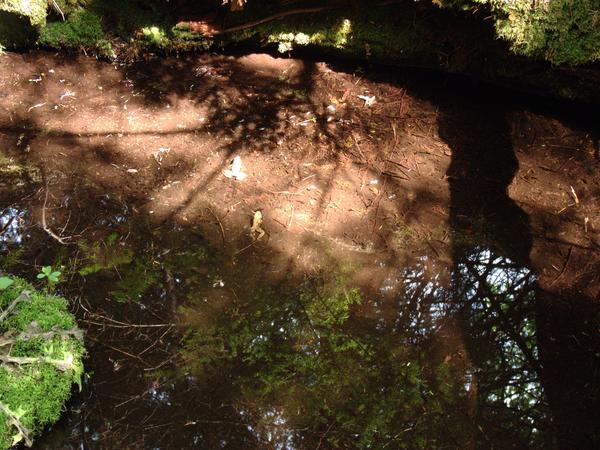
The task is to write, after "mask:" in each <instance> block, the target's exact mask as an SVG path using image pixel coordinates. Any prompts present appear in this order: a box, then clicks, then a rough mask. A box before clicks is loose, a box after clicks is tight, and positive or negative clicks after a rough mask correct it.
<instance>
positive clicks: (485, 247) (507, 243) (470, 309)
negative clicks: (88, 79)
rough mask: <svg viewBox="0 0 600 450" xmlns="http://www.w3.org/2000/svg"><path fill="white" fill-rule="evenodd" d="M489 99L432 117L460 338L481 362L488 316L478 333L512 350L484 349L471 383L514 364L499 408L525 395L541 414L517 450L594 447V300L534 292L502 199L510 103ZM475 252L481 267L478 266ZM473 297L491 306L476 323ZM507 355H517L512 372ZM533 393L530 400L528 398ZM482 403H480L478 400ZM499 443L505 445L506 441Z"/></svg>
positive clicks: (516, 213)
mask: <svg viewBox="0 0 600 450" xmlns="http://www.w3.org/2000/svg"><path fill="white" fill-rule="evenodd" d="M487 95H488V97H487V98H486V99H485V100H481V99H474V98H472V97H470V96H469V95H468V94H467V95H466V96H465V97H463V98H462V99H461V102H460V103H457V102H455V103H451V104H445V102H444V101H442V102H441V105H443V107H442V109H441V114H440V116H439V119H438V120H439V135H440V137H441V138H442V139H444V140H445V141H446V142H447V143H448V145H449V146H450V148H451V150H452V159H451V164H450V166H449V168H448V172H447V177H448V183H449V188H450V198H451V204H450V227H451V230H452V233H453V260H454V263H453V264H454V265H453V267H454V274H453V281H452V286H453V287H452V289H453V296H454V301H456V302H458V304H462V305H463V307H464V308H465V309H464V310H462V311H460V312H458V317H460V318H461V320H462V321H463V324H464V325H465V326H466V329H468V330H470V332H469V333H468V334H466V335H465V339H466V341H467V343H468V344H467V347H468V349H469V352H470V354H471V356H472V357H473V358H475V359H477V358H478V357H479V358H481V357H482V341H481V340H480V339H478V338H477V337H478V335H477V333H474V332H473V330H474V328H473V327H475V328H479V329H480V330H481V325H482V324H486V323H488V319H489V318H490V317H496V318H497V319H498V320H499V323H497V324H496V325H493V326H492V325H491V324H488V325H489V327H486V328H487V330H485V331H484V333H488V334H489V335H490V336H494V335H497V334H500V333H506V336H507V337H508V340H509V342H510V344H505V345H504V350H501V351H500V353H496V356H497V359H496V360H495V361H494V360H493V359H492V358H491V357H492V356H493V355H494V349H493V348H490V349H489V350H490V351H489V353H488V354H487V355H485V358H484V359H480V360H479V362H476V366H478V367H479V369H480V373H479V377H478V378H479V383H481V384H483V385H485V384H486V383H489V384H490V385H493V384H498V383H500V384H502V383H503V381H502V380H503V379H502V378H501V377H502V374H500V373H496V372H495V371H494V370H489V369H491V368H493V366H494V365H496V364H501V365H502V366H504V367H505V368H511V367H512V370H513V371H514V370H515V369H517V368H518V370H517V373H518V375H516V373H515V374H514V376H513V377H512V378H511V377H509V379H511V380H512V381H511V382H510V384H511V385H512V386H513V388H514V389H515V390H514V392H513V394H514V399H513V400H515V401H514V402H513V400H509V401H508V403H507V404H511V403H515V404H516V403H518V402H522V401H524V399H525V400H526V399H529V400H526V402H527V401H529V405H530V407H531V408H534V405H535V407H538V408H539V409H538V413H539V414H541V415H540V416H538V417H536V418H533V417H530V418H529V421H531V423H532V424H534V423H535V424H536V425H533V426H532V430H534V431H532V432H531V434H530V435H529V439H530V440H529V441H528V438H527V437H525V436H524V435H522V436H521V437H520V438H519V439H515V440H514V442H518V441H519V440H520V439H522V440H521V442H522V445H523V447H524V448H529V447H530V446H531V445H532V444H533V443H537V445H541V446H542V448H553V447H557V448H595V446H596V445H598V443H599V442H600V441H599V435H598V426H597V425H598V421H597V411H598V408H599V407H600V404H599V399H600V395H599V392H598V391H599V389H600V388H599V386H600V358H599V353H598V349H599V348H600V338H599V336H598V324H599V321H598V312H599V311H598V306H597V300H596V304H595V306H594V301H593V299H585V297H583V296H582V294H578V293H577V292H571V293H570V295H572V296H574V297H573V298H570V299H568V300H567V299H565V298H563V297H564V295H565V294H564V293H561V292H558V291H557V290H556V289H552V287H551V286H540V285H539V283H538V282H537V281H536V277H535V274H534V273H532V272H531V271H530V270H529V269H528V267H530V260H529V252H530V250H531V248H532V236H531V231H530V225H529V218H528V216H527V214H526V213H525V212H524V211H523V210H522V209H521V208H520V207H519V206H518V205H517V204H516V203H515V202H514V201H513V200H512V199H511V198H510V196H509V194H508V188H509V186H510V183H511V182H512V179H513V177H514V175H515V173H516V172H517V169H518V161H517V158H516V156H515V153H514V150H513V147H512V142H511V130H510V127H509V125H508V121H507V114H508V113H509V112H510V108H511V105H510V103H507V102H506V101H505V100H504V99H502V98H499V97H494V96H493V95H491V96H490V93H489V92H488V93H487ZM477 255H479V256H477ZM482 256H483V257H484V258H483V259H484V260H487V263H486V264H482V262H481V261H477V260H478V259H480V258H481V257H482ZM474 257H475V261H474V260H473V258H474ZM492 261H496V262H498V261H502V262H503V264H506V267H500V268H499V267H497V266H496V265H495V264H491V265H490V263H491V262H492ZM474 262H475V263H476V264H475V266H473V263H474ZM486 267H487V268H486ZM474 268H475V270H473V269H474ZM515 271H516V272H515ZM519 272H521V273H524V274H525V275H526V276H527V281H526V282H524V283H523V284H521V285H520V286H517V292H521V294H519V295H514V293H513V294H511V295H512V297H511V296H510V295H509V296H506V295H505V293H504V292H503V289H504V286H506V283H507V281H508V280H509V279H510V278H512V276H513V275H514V274H515V273H519ZM489 277H493V278H496V282H495V283H494V282H490V280H489ZM474 286H476V287H474ZM469 292H470V294H469ZM473 293H476V294H477V295H478V296H479V297H481V298H485V299H487V305H485V303H484V305H485V307H484V308H488V309H489V310H490V311H489V314H486V315H483V316H479V317H478V318H477V317H476V316H475V314H478V313H481V310H479V311H478V310H477V306H476V303H473V302H471V301H469V302H464V300H465V299H466V298H468V297H469V295H473ZM578 297H579V298H578ZM507 299H510V301H511V302H510V303H509V304H506V300H507ZM575 305H577V306H575ZM486 317H487V319H486ZM473 319H475V320H476V322H473V321H472V320H473ZM490 328H491V330H492V331H490ZM576 336H577V337H576ZM483 348H485V347H483ZM511 348H513V349H516V351H514V350H510V349H511ZM496 350H500V348H497V349H496ZM511 353H513V355H512V359H509V360H508V361H507V359H506V355H507V354H509V355H510V354H511ZM515 353H519V354H520V356H519V357H518V358H517V359H521V363H519V364H518V365H517V366H515V359H514V358H515V355H514V354H515ZM501 355H504V356H501ZM490 364H492V366H490ZM486 368H487V370H486ZM505 375H506V374H505ZM490 376H491V378H490ZM494 376H498V378H496V379H494ZM517 380H520V382H517ZM506 381H507V380H504V382H506ZM517 386H519V387H517ZM519 389H522V390H521V391H520V392H519ZM505 392H506V391H505ZM534 392H535V395H534V397H535V399H534V398H533V397H531V395H533V393H534ZM509 397H510V395H509ZM480 401H483V402H484V403H485V401H486V399H485V398H484V399H483V400H481V399H480ZM522 406H523V408H525V409H528V408H527V406H526V405H522ZM533 410H534V409H532V411H533ZM496 419H497V420H500V417H497V418H496ZM502 420H505V419H502ZM538 420H540V423H538ZM524 423H526V421H525V422H524ZM482 426H483V428H482V434H483V435H484V436H485V435H486V434H487V433H490V436H492V439H491V442H494V444H495V445H499V446H500V447H503V444H502V442H503V441H504V438H505V437H506V434H505V432H500V433H499V432H498V431H499V430H498V429H497V428H496V427H497V422H496V421H495V420H491V421H489V422H488V423H482ZM488 438H489V436H488ZM504 444H505V445H507V446H510V444H509V442H508V441H504Z"/></svg>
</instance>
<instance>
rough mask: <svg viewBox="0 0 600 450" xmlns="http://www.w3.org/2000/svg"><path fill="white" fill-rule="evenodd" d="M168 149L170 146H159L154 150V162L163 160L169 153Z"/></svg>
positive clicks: (159, 162)
mask: <svg viewBox="0 0 600 450" xmlns="http://www.w3.org/2000/svg"><path fill="white" fill-rule="evenodd" d="M170 151H171V149H170V148H166V147H159V148H158V150H157V151H155V152H154V153H153V154H152V155H153V156H154V159H155V160H156V162H157V163H158V164H159V165H160V164H161V163H162V162H163V159H165V157H166V156H167V155H168V154H169V152H170Z"/></svg>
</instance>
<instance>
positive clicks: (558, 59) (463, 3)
mask: <svg viewBox="0 0 600 450" xmlns="http://www.w3.org/2000/svg"><path fill="white" fill-rule="evenodd" d="M432 1H433V3H436V4H438V5H440V6H447V7H454V8H458V9H462V10H474V9H478V8H480V7H481V5H484V6H485V7H487V8H489V9H490V12H491V18H492V19H493V20H494V23H495V28H496V33H497V35H498V36H499V37H500V38H502V39H504V40H506V41H507V42H509V43H510V46H511V49H512V50H513V51H514V52H515V53H517V54H521V55H525V56H530V57H536V58H542V59H545V60H547V61H550V62H551V63H553V64H568V65H578V64H585V63H588V62H592V61H597V60H599V59H600V4H599V3H598V1H597V0H552V1H539V2H532V1H531V0H512V1H510V2H508V1H506V0H432ZM486 15H487V14H486Z"/></svg>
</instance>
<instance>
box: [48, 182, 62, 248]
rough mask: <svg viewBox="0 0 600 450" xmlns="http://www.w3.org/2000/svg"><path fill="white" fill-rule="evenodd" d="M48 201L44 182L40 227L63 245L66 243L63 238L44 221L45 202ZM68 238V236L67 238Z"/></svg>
mask: <svg viewBox="0 0 600 450" xmlns="http://www.w3.org/2000/svg"><path fill="white" fill-rule="evenodd" d="M47 203H48V183H46V194H45V196H44V206H42V228H43V229H44V231H45V232H46V233H48V234H49V235H50V236H52V237H53V238H54V239H56V240H57V241H58V242H60V243H61V244H63V245H66V244H67V242H65V241H64V238H62V237H60V236H59V235H57V234H56V233H54V231H52V230H51V229H50V228H49V227H48V224H47V223H46V204H47ZM67 239H68V238H67Z"/></svg>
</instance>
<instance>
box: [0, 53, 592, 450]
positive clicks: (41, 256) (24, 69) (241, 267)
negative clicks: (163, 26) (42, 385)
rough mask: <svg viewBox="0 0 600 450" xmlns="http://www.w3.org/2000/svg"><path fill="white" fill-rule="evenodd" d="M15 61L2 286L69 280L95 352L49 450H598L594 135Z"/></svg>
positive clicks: (213, 71) (453, 89) (436, 98)
mask: <svg viewBox="0 0 600 450" xmlns="http://www.w3.org/2000/svg"><path fill="white" fill-rule="evenodd" d="M0 63H1V65H0V87H1V89H0V268H1V269H2V270H3V271H6V272H12V273H15V274H18V275H21V276H23V277H25V278H28V279H30V280H32V281H37V280H36V275H37V273H38V272H39V271H40V268H41V267H42V266H45V265H51V266H52V267H53V268H55V269H58V270H60V271H61V272H62V280H61V282H60V283H59V284H58V285H57V286H56V289H57V291H58V292H59V293H60V294H61V295H64V296H65V297H66V298H68V299H69V300H70V301H71V304H72V309H73V311H74V312H75V313H76V315H77V317H78V320H79V325H80V327H81V328H83V329H84V330H85V331H86V345H87V348H88V352H89V355H88V358H87V360H86V369H87V377H86V381H85V383H84V388H83V390H82V392H79V393H75V394H74V396H73V398H72V400H71V401H70V403H69V404H68V405H67V409H66V411H65V413H64V416H63V418H62V419H61V421H60V422H59V423H58V424H56V425H55V426H53V427H52V428H51V429H49V430H47V432H46V433H45V434H44V435H43V436H40V437H38V439H37V440H36V442H35V444H34V445H35V447H37V448H47V449H58V448H65V449H66V448H98V449H100V448H152V449H178V448H181V449H187V448H201V449H216V448H224V449H321V450H324V449H347V448H363V449H365V448H372V449H383V448H386V449H431V448H444V449H476V448H495V449H508V448H510V449H514V448H539V449H563V448H564V449H572V448H578V449H586V448H597V446H598V445H599V443H600V436H599V430H600V427H598V419H597V417H598V416H597V414H598V411H599V410H600V392H599V391H600V312H599V305H600V176H599V174H600V157H599V153H598V152H599V150H598V136H599V135H600V127H599V125H598V124H597V123H596V120H597V117H598V111H596V110H594V109H593V108H590V107H584V106H582V105H564V104H558V105H557V104H547V103H546V102H543V101H541V100H539V99H534V98H527V97H526V96H523V95H518V94H516V93H512V92H506V91H499V90H497V89H494V88H491V87H487V86H475V85H473V84H471V83H469V82H467V81H464V80H453V79H449V78H448V77H442V76H436V75H432V74H426V73H415V72H405V71H399V70H398V69H394V70H393V71H392V70H391V69H390V70H385V69H381V68H379V69H376V68H367V69H365V68H362V69H361V68H350V69H349V68H344V67H336V66H334V65H331V64H325V63H321V62H313V61H300V60H292V59H276V58H273V57H271V56H267V55H256V54H252V55H242V56H235V57H234V56H216V55H200V56H189V57H185V58H179V59H177V58H171V59H156V60H151V61H147V62H144V63H138V64H133V65H128V66H122V65H119V64H117V63H115V64H109V63H103V62H98V61H95V60H93V59H86V58H68V57H65V56H61V55H53V54H48V53H41V52H38V53H30V54H25V55H17V54H5V55H2V56H0ZM235 157H240V158H241V167H236V164H234V165H233V166H232V162H233V161H234V158H235Z"/></svg>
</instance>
